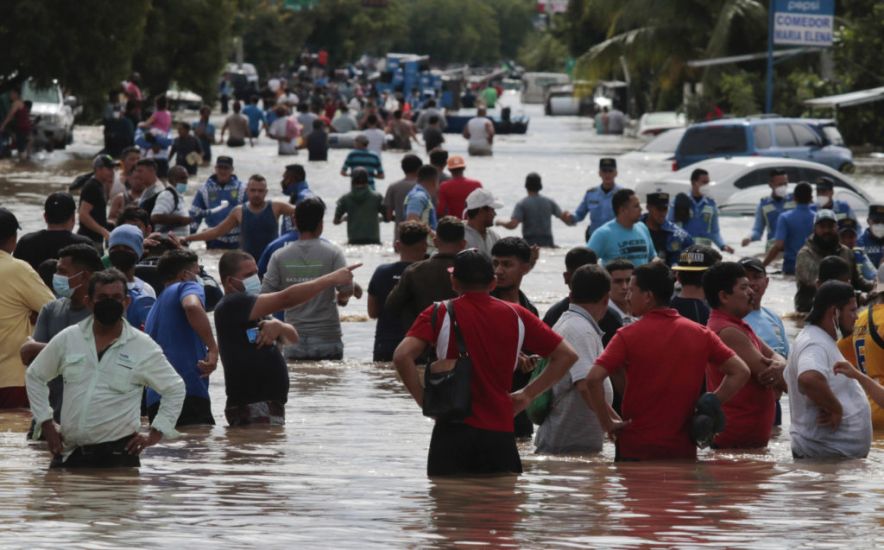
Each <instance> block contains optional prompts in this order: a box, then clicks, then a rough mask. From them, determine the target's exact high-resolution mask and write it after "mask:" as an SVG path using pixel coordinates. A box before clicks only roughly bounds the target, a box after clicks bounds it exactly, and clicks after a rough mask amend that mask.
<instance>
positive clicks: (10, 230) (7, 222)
mask: <svg viewBox="0 0 884 550" xmlns="http://www.w3.org/2000/svg"><path fill="white" fill-rule="evenodd" d="M19 229H21V226H20V225H19V224H18V218H16V217H15V214H13V213H12V212H11V211H10V210H9V209H7V208H2V207H0V239H4V240H5V239H8V238H9V237H12V236H13V235H15V233H16V232H17V231H18V230H19Z"/></svg>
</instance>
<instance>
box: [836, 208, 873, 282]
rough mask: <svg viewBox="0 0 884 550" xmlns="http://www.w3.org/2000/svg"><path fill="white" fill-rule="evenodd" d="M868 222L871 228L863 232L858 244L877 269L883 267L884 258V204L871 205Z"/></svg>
mask: <svg viewBox="0 0 884 550" xmlns="http://www.w3.org/2000/svg"><path fill="white" fill-rule="evenodd" d="M835 215H836V216H837V215H838V214H837V213H836V214H835ZM867 221H868V222H869V227H868V228H867V229H866V230H865V231H863V234H862V235H860V237H859V239H858V240H857V241H856V244H857V246H859V247H861V248H862V249H863V251H865V253H866V256H868V257H869V259H870V260H871V261H872V264H874V266H875V268H876V269H877V268H878V266H880V265H881V257H882V256H884V204H872V205H869V219H868V220H867Z"/></svg>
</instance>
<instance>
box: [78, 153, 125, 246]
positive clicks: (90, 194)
mask: <svg viewBox="0 0 884 550" xmlns="http://www.w3.org/2000/svg"><path fill="white" fill-rule="evenodd" d="M115 166H116V164H115V163H114V159H112V158H110V156H108V155H98V156H97V157H95V160H93V161H92V168H93V169H94V173H93V175H92V177H91V178H89V181H87V182H86V185H84V186H83V190H82V191H80V207H79V209H78V211H77V214H78V216H79V219H80V229H78V230H77V233H79V234H80V235H83V236H84V237H89V238H90V239H92V240H93V241H94V242H95V243H97V245H98V246H99V248H103V247H104V241H105V239H107V238H108V236H109V235H110V230H111V229H113V228H114V226H113V224H111V223H109V222H108V221H107V203H108V198H109V197H110V192H111V188H112V187H113V185H114V167H115Z"/></svg>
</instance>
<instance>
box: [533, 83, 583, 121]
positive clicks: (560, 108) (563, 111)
mask: <svg viewBox="0 0 884 550" xmlns="http://www.w3.org/2000/svg"><path fill="white" fill-rule="evenodd" d="M592 92H593V85H592V83H591V82H587V81H585V80H578V81H576V82H573V83H571V84H561V85H556V86H550V87H548V88H547V89H546V94H545V99H544V100H543V103H544V107H543V110H544V113H546V115H547V116H592V115H593V96H592Z"/></svg>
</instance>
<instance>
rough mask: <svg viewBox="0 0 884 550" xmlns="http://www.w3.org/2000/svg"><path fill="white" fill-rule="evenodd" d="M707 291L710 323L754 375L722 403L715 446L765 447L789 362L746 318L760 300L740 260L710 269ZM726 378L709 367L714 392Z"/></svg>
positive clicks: (705, 283) (708, 384) (709, 384)
mask: <svg viewBox="0 0 884 550" xmlns="http://www.w3.org/2000/svg"><path fill="white" fill-rule="evenodd" d="M703 290H704V293H705V294H706V301H707V302H708V303H709V307H710V308H712V312H711V313H710V315H709V321H708V323H707V324H706V326H707V327H709V330H711V331H712V332H714V333H715V334H717V335H718V337H719V338H721V341H722V342H724V343H725V345H726V346H727V347H729V348H730V349H732V350H734V352H735V353H736V354H737V356H738V357H739V358H740V359H742V360H743V362H744V363H746V365H747V366H748V367H749V370H750V371H751V373H752V376H751V377H750V378H749V381H748V382H746V385H745V386H743V387H742V388H741V389H740V391H738V392H737V394H736V395H735V396H734V397H733V399H731V400H730V401H728V402H727V403H726V404H725V405H723V406H722V410H723V411H724V416H725V428H724V431H723V432H722V433H720V434H718V435H716V436H715V439H714V440H713V445H714V446H715V447H717V448H721V449H739V448H755V447H766V446H767V442H768V440H769V439H770V432H771V429H772V427H773V419H774V416H775V415H776V409H777V407H776V402H777V399H779V397H780V396H779V394H780V391H781V390H784V389H785V387H786V383H785V381H784V380H783V370H784V369H785V368H786V360H785V359H784V358H783V357H782V356H781V355H779V354H777V353H775V352H774V351H773V350H772V349H770V347H769V346H768V345H767V344H765V343H764V342H762V341H761V340H760V339H759V338H758V337H757V336H756V335H755V332H754V331H753V330H752V327H750V326H749V325H748V324H746V323H745V322H744V321H743V317H745V316H746V315H748V314H749V312H751V311H752V305H753V301H754V299H755V296H754V293H753V292H752V289H751V288H750V287H749V279H748V278H747V276H746V270H745V269H744V268H743V266H742V265H740V264H738V263H736V262H722V263H719V264H716V265H714V266H712V267H710V268H709V270H708V271H706V274H705V275H704V276H703ZM721 381H722V375H721V373H720V372H719V370H718V369H716V368H715V366H714V365H712V364H710V365H709V366H708V367H707V368H706V387H707V389H708V390H709V391H712V390H713V389H714V388H716V387H717V386H718V385H719V384H720V383H721Z"/></svg>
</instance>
